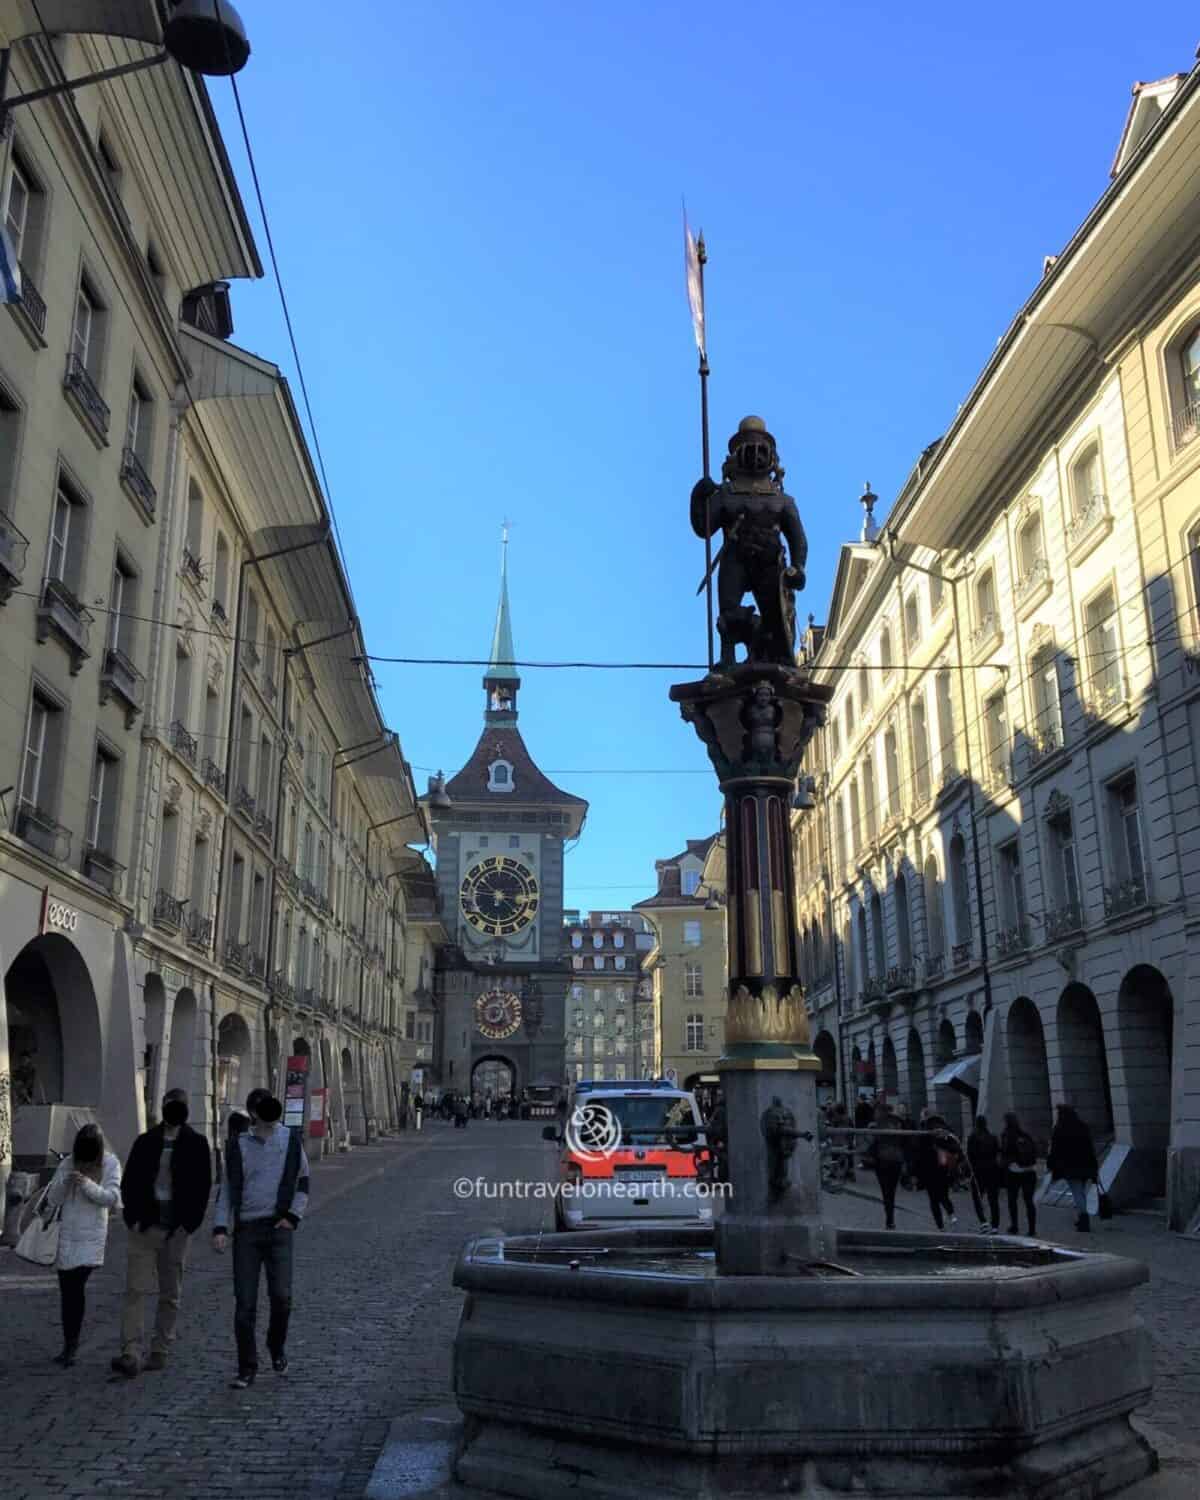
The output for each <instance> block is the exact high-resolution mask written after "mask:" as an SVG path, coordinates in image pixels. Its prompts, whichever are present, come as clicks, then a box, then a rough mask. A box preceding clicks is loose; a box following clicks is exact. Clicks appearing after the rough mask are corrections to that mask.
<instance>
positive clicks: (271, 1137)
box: [213, 1089, 308, 1391]
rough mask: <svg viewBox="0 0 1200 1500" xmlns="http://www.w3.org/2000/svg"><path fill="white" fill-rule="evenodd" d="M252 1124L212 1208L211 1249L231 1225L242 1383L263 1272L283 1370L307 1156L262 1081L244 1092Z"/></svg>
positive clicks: (248, 1368)
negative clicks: (215, 1204)
mask: <svg viewBox="0 0 1200 1500" xmlns="http://www.w3.org/2000/svg"><path fill="white" fill-rule="evenodd" d="M246 1112H247V1113H248V1114H249V1116H250V1129H249V1130H247V1131H245V1132H244V1133H243V1134H242V1135H240V1136H239V1137H238V1139H237V1140H236V1142H235V1143H234V1144H233V1146H232V1147H231V1149H230V1152H229V1161H228V1163H227V1168H226V1173H225V1181H224V1182H223V1183H222V1184H221V1192H220V1195H219V1197H218V1199H217V1208H216V1213H215V1215H214V1226H213V1249H214V1250H216V1251H217V1252H218V1253H220V1252H222V1251H224V1249H225V1247H226V1245H227V1244H228V1243H229V1231H230V1230H231V1229H232V1231H233V1294H234V1315H233V1329H234V1335H235V1337H236V1339H237V1359H238V1372H237V1376H236V1378H235V1379H234V1380H233V1382H232V1384H233V1387H234V1389H235V1390H241V1391H244V1390H245V1389H246V1388H247V1387H248V1386H251V1385H253V1384H254V1378H255V1376H256V1375H257V1374H258V1346H257V1341H256V1338H255V1323H256V1320H257V1314H258V1283H259V1280H260V1279H261V1272H262V1271H263V1269H264V1268H265V1270H266V1273H267V1299H268V1301H269V1303H270V1308H271V1317H270V1322H269V1323H268V1325H267V1349H268V1351H269V1352H270V1355H271V1367H272V1369H274V1371H275V1373H276V1374H277V1375H286V1374H287V1371H288V1357H287V1335H288V1322H289V1319H290V1317H291V1310H292V1260H293V1254H292V1247H293V1245H294V1243H295V1237H296V1230H297V1229H299V1227H300V1222H301V1220H302V1219H303V1217H304V1211H305V1209H306V1208H307V1207H308V1158H307V1157H306V1156H305V1154H304V1147H303V1146H302V1145H301V1144H300V1136H299V1134H298V1132H296V1131H292V1130H289V1129H288V1128H287V1126H286V1125H281V1124H280V1120H281V1118H282V1116H283V1105H282V1104H281V1103H280V1102H279V1100H278V1099H276V1098H275V1097H274V1095H273V1094H269V1093H268V1092H267V1090H266V1089H254V1090H253V1091H252V1093H251V1094H250V1096H249V1098H248V1099H247V1100H246Z"/></svg>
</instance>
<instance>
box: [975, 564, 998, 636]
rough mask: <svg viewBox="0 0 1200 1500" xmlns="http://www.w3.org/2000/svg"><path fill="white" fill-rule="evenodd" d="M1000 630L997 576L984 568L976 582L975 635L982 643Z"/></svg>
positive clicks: (989, 569)
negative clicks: (997, 604)
mask: <svg viewBox="0 0 1200 1500" xmlns="http://www.w3.org/2000/svg"><path fill="white" fill-rule="evenodd" d="M999 628H1000V617H999V615H998V614H997V613H996V575H995V574H994V573H993V572H992V570H991V568H984V570H983V572H982V573H980V575H979V577H978V578H977V579H976V580H975V634H976V637H977V638H979V639H980V640H981V641H982V639H984V638H985V637H987V636H990V635H993V634H994V633H995V632H996V631H997V630H999Z"/></svg>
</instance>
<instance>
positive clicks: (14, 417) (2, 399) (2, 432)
mask: <svg viewBox="0 0 1200 1500" xmlns="http://www.w3.org/2000/svg"><path fill="white" fill-rule="evenodd" d="M20 431H21V408H20V407H19V406H18V405H17V403H16V401H15V400H14V399H13V397H12V396H10V395H9V393H8V391H7V390H5V388H4V385H3V383H2V382H0V511H5V510H8V509H10V508H11V503H12V502H11V498H10V497H11V496H12V495H13V493H14V491H15V489H16V479H17V447H18V441H17V440H18V437H19V435H20ZM12 561H13V562H14V563H15V561H16V559H15V557H14V558H13V559H12Z"/></svg>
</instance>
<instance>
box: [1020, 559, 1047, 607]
mask: <svg viewBox="0 0 1200 1500" xmlns="http://www.w3.org/2000/svg"><path fill="white" fill-rule="evenodd" d="M1053 587H1054V580H1053V578H1052V577H1051V575H1050V564H1049V563H1048V562H1047V561H1046V559H1045V558H1044V557H1038V558H1035V559H1034V561H1033V562H1031V563H1030V564H1029V567H1028V568H1027V569H1026V571H1025V572H1024V573H1023V574H1022V575H1021V577H1020V578H1018V579H1017V581H1016V583H1015V584H1014V585H1013V603H1014V605H1015V606H1016V610H1017V617H1018V618H1019V619H1022V620H1023V619H1025V617H1026V616H1027V615H1030V614H1032V613H1033V611H1034V610H1035V609H1036V608H1037V607H1038V605H1039V604H1041V603H1042V601H1043V600H1045V599H1048V598H1049V597H1050V590H1051V589H1052V588H1053Z"/></svg>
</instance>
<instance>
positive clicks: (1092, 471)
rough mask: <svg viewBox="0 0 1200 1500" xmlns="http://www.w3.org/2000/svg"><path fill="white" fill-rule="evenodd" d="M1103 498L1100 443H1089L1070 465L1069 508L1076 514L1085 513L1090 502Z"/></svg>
mask: <svg viewBox="0 0 1200 1500" xmlns="http://www.w3.org/2000/svg"><path fill="white" fill-rule="evenodd" d="M1103 499H1104V469H1103V467H1102V465H1101V462H1100V444H1099V443H1090V444H1089V445H1088V446H1087V448H1085V449H1084V451H1083V453H1082V454H1081V455H1080V456H1079V457H1078V458H1077V459H1076V460H1075V462H1074V463H1073V464H1072V465H1071V509H1072V511H1073V513H1074V514H1075V515H1076V516H1082V515H1084V514H1086V512H1087V511H1088V509H1089V507H1090V506H1091V504H1092V502H1093V501H1095V500H1100V501H1103Z"/></svg>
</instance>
